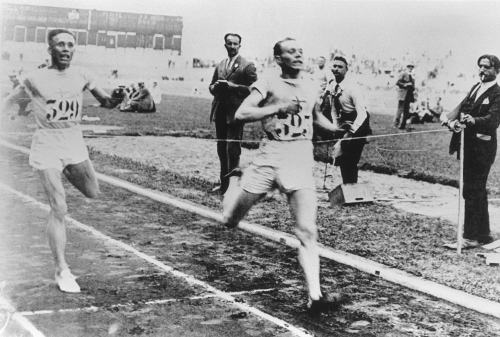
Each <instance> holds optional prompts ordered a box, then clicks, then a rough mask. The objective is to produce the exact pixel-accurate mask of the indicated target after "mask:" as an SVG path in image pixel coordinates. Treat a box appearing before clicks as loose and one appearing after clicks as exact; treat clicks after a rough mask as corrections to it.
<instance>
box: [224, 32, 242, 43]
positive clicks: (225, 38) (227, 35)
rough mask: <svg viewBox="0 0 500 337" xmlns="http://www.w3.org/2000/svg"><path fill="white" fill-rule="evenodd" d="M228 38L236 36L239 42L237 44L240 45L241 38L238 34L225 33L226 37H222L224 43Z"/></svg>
mask: <svg viewBox="0 0 500 337" xmlns="http://www.w3.org/2000/svg"><path fill="white" fill-rule="evenodd" d="M229 36H236V37H237V38H238V40H239V43H240V44H241V36H240V34H236V33H227V34H226V35H224V43H226V42H227V38H228V37H229Z"/></svg>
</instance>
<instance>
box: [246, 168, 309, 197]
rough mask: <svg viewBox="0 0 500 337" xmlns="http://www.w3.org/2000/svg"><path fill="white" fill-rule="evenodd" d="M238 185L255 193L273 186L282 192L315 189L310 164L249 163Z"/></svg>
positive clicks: (270, 188)
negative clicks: (276, 164)
mask: <svg viewBox="0 0 500 337" xmlns="http://www.w3.org/2000/svg"><path fill="white" fill-rule="evenodd" d="M240 186H241V188H242V189H243V190H245V191H247V192H250V193H255V194H263V193H267V192H269V191H271V190H273V189H274V188H278V189H279V190H280V191H281V192H283V193H291V192H293V191H297V190H301V189H315V184H314V177H313V172H312V165H295V166H291V167H273V166H257V165H255V164H251V165H250V166H249V167H247V168H246V169H245V171H244V173H243V176H242V177H241V182H240Z"/></svg>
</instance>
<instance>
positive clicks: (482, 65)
mask: <svg viewBox="0 0 500 337" xmlns="http://www.w3.org/2000/svg"><path fill="white" fill-rule="evenodd" d="M477 64H478V66H479V78H480V80H481V81H480V82H479V83H477V84H475V85H474V86H473V87H472V89H471V90H470V91H469V93H468V95H467V96H466V97H465V98H464V100H463V101H462V102H461V103H460V104H459V105H458V106H457V108H455V109H454V110H453V111H452V112H450V113H449V114H448V115H445V116H444V118H443V117H442V120H443V122H444V123H446V124H447V125H448V127H449V128H450V129H451V130H453V131H456V132H455V133H454V134H453V136H452V138H451V142H450V154H452V153H455V152H458V153H460V151H459V150H460V133H459V132H460V131H461V130H462V129H463V128H464V129H463V131H462V132H464V158H463V160H464V166H463V197H464V199H465V216H464V233H463V238H464V240H463V243H462V248H464V249H465V248H474V247H478V246H479V245H482V244H486V243H489V242H491V241H493V238H492V237H491V235H490V222H489V214H488V198H487V192H486V182H487V180H488V174H489V172H490V168H491V166H492V165H493V162H494V161H495V156H496V151H497V128H498V125H499V123H500V87H499V86H498V84H497V80H496V77H497V75H498V73H499V71H500V60H499V59H498V57H496V56H494V55H482V56H480V57H479V59H478V60H477ZM445 246H446V247H448V248H457V243H454V244H449V245H445Z"/></svg>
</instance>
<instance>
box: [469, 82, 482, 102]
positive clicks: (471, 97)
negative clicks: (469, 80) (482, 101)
mask: <svg viewBox="0 0 500 337" xmlns="http://www.w3.org/2000/svg"><path fill="white" fill-rule="evenodd" d="M479 88H481V84H479V85H478V86H477V87H476V88H474V92H473V93H471V96H470V97H469V100H470V101H471V102H473V103H474V102H475V101H476V97H477V92H478V91H479Z"/></svg>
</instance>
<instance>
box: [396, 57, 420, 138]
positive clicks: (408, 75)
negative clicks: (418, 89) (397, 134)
mask: <svg viewBox="0 0 500 337" xmlns="http://www.w3.org/2000/svg"><path fill="white" fill-rule="evenodd" d="M413 68H414V66H413V64H411V63H410V64H408V65H407V66H406V69H407V70H406V71H404V72H403V73H401V75H400V76H399V79H398V81H397V82H396V86H397V87H398V110H397V112H396V117H395V118H394V127H395V128H398V129H401V130H404V129H405V128H406V119H407V118H408V114H409V113H410V103H411V102H413V101H414V100H415V96H414V91H415V78H414V76H413Z"/></svg>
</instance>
